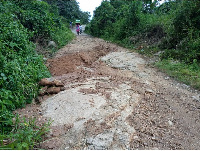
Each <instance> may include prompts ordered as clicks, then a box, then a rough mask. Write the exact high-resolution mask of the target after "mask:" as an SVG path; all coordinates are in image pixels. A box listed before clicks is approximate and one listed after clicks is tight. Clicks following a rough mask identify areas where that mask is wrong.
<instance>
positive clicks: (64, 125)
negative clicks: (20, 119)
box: [16, 34, 200, 150]
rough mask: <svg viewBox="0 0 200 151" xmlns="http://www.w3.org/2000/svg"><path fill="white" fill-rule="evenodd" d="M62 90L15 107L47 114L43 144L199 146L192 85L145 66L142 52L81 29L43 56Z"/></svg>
mask: <svg viewBox="0 0 200 151" xmlns="http://www.w3.org/2000/svg"><path fill="white" fill-rule="evenodd" d="M46 65H47V67H48V68H49V70H50V72H51V74H52V78H54V79H57V80H61V81H62V82H63V83H64V85H65V89H66V90H65V91H63V92H60V93H59V94H57V95H49V96H43V97H41V98H39V104H38V103H33V104H30V105H27V107H26V108H24V109H20V110H17V111H16V112H17V113H19V114H20V116H25V117H36V118H37V124H38V125H42V124H43V123H44V122H47V121H49V120H50V121H52V124H51V127H50V129H51V130H50V132H49V134H48V135H47V137H46V138H45V140H44V141H43V142H42V143H41V144H39V146H38V147H39V148H42V149H56V150H58V149H66V150H68V149H69V150H73V149H81V150H83V149H93V150H94V149H101V150H104V149H109V150H124V149H129V150H130V149H134V150H135V149H142V150H146V149H148V150H149V149H151V150H154V149H155V150H157V149H159V150H168V149H169V150H171V149H173V150H175V149H179V150H180V149H186V150H191V149H193V150H195V149H199V148H200V141H199V140H200V102H199V101H198V99H195V98H198V97H199V92H198V91H196V90H193V89H192V88H190V87H188V86H186V85H184V84H181V83H178V82H177V81H175V80H173V79H171V78H170V77H168V76H167V75H165V74H164V73H161V72H159V71H158V69H156V68H153V67H152V65H149V59H147V58H144V57H142V56H140V55H139V54H136V53H134V52H130V50H127V49H125V48H122V47H119V46H117V45H115V44H111V43H109V42H106V41H104V40H102V39H98V38H94V37H90V36H88V35H86V34H84V35H80V36H77V37H76V39H75V40H74V41H72V42H71V43H70V44H69V45H67V46H65V47H64V48H62V49H61V50H60V51H59V52H57V54H56V55H55V56H54V57H53V58H52V59H49V60H47V63H46Z"/></svg>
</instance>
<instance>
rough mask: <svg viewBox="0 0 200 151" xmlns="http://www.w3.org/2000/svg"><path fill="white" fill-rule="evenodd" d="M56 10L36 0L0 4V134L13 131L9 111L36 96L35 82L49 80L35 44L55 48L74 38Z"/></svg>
mask: <svg viewBox="0 0 200 151" xmlns="http://www.w3.org/2000/svg"><path fill="white" fill-rule="evenodd" d="M63 20H65V19H64V18H62V17H60V16H59V13H58V8H57V7H54V9H53V6H50V5H48V4H47V3H46V2H43V1H38V0H30V1H21V0H7V1H1V2H0V50H1V51H0V108H1V110H0V134H9V132H10V131H11V130H12V129H13V123H12V122H13V121H12V118H13V117H14V116H13V114H12V111H14V110H15V109H17V108H21V107H25V105H26V104H27V103H31V102H32V100H33V99H34V98H35V97H37V95H38V90H39V87H38V84H37V83H38V81H39V80H41V79H42V78H45V77H50V73H49V71H48V69H47V68H46V66H45V65H44V61H43V56H41V55H39V54H38V53H37V52H36V45H35V44H34V43H37V44H40V45H41V44H42V45H43V46H45V45H47V43H48V41H50V40H51V41H55V42H56V44H57V49H58V48H60V47H62V46H64V45H65V44H66V43H67V42H69V41H70V40H72V38H73V37H74V35H73V34H72V32H71V31H70V30H69V28H68V27H67V25H66V24H65V23H64V22H63Z"/></svg>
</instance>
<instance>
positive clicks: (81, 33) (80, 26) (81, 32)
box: [79, 25, 83, 34]
mask: <svg viewBox="0 0 200 151" xmlns="http://www.w3.org/2000/svg"><path fill="white" fill-rule="evenodd" d="M79 28H80V34H82V32H83V30H82V26H81V25H80V26H79Z"/></svg>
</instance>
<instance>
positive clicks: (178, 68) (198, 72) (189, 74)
mask: <svg viewBox="0 0 200 151" xmlns="http://www.w3.org/2000/svg"><path fill="white" fill-rule="evenodd" d="M155 65H156V66H157V67H158V68H159V69H161V70H162V71H164V72H166V73H167V74H168V75H169V76H171V77H173V78H175V79H177V80H179V81H181V82H184V83H185V84H187V85H191V86H192V87H193V88H196V89H199V90H200V66H199V64H198V63H197V62H196V61H194V62H193V63H192V64H186V63H184V62H179V61H174V60H172V59H167V60H166V59H165V60H162V61H159V62H157V63H156V64H155Z"/></svg>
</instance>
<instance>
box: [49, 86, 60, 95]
mask: <svg viewBox="0 0 200 151" xmlns="http://www.w3.org/2000/svg"><path fill="white" fill-rule="evenodd" d="M60 91H61V88H60V87H50V88H48V89H47V91H46V92H47V93H48V94H58V93H59V92H60Z"/></svg>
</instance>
